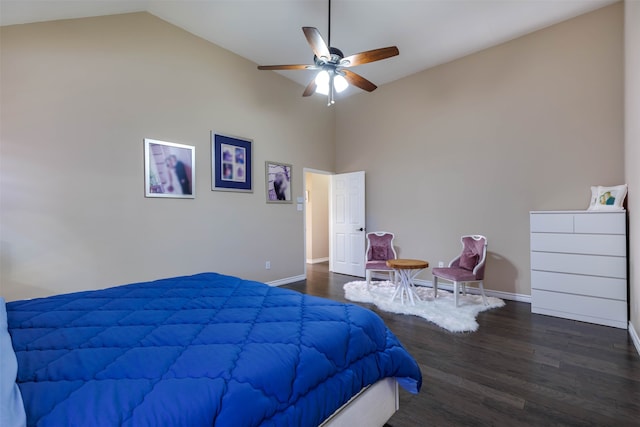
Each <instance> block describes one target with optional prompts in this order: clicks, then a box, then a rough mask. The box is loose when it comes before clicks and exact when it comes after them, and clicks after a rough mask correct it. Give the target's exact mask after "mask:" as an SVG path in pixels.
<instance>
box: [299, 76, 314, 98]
mask: <svg viewBox="0 0 640 427" xmlns="http://www.w3.org/2000/svg"><path fill="white" fill-rule="evenodd" d="M316 87H317V85H316V79H315V78H313V79H312V80H311V81H310V82H309V84H308V85H307V87H306V88H304V92H302V96H311V95H313V94H314V93H315V91H316Z"/></svg>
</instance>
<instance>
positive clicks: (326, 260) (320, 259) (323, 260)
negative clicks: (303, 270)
mask: <svg viewBox="0 0 640 427" xmlns="http://www.w3.org/2000/svg"><path fill="white" fill-rule="evenodd" d="M321 262H329V257H326V258H314V259H308V258H307V264H320V263H321Z"/></svg>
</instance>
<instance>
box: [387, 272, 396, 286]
mask: <svg viewBox="0 0 640 427" xmlns="http://www.w3.org/2000/svg"><path fill="white" fill-rule="evenodd" d="M394 274H395V272H394V271H393V270H389V281H390V282H391V283H396V282H395V280H393V275H394Z"/></svg>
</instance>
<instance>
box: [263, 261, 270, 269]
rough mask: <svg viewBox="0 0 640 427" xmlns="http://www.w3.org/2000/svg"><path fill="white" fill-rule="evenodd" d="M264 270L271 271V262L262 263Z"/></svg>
mask: <svg viewBox="0 0 640 427" xmlns="http://www.w3.org/2000/svg"><path fill="white" fill-rule="evenodd" d="M264 268H265V269H267V270H271V261H267V262H265V263H264Z"/></svg>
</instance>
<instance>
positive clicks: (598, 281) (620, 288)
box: [531, 270, 627, 301]
mask: <svg viewBox="0 0 640 427" xmlns="http://www.w3.org/2000/svg"><path fill="white" fill-rule="evenodd" d="M531 289H532V290H533V289H537V290H543V291H552V292H563V293H568V294H573V295H584V296H590V297H598V298H608V299H614V300H620V301H626V300H627V281H626V280H625V279H616V278H612V277H597V276H582V275H578V274H566V273H552V272H548V271H537V270H534V271H532V272H531Z"/></svg>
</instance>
